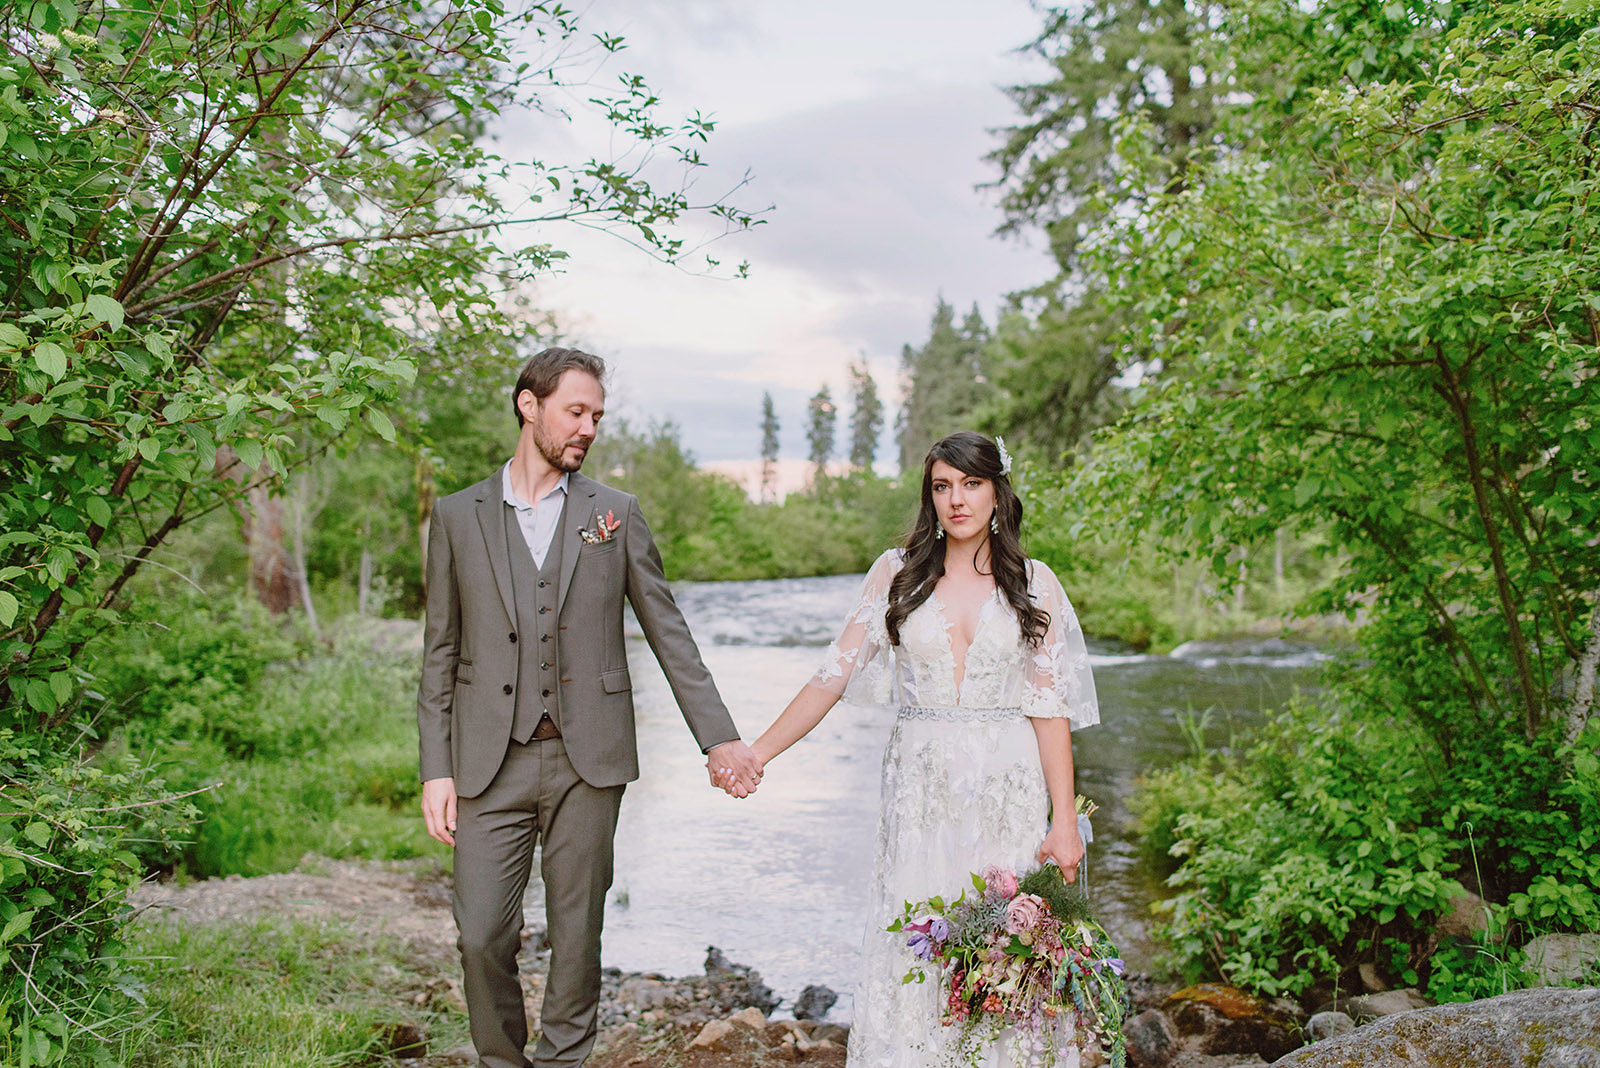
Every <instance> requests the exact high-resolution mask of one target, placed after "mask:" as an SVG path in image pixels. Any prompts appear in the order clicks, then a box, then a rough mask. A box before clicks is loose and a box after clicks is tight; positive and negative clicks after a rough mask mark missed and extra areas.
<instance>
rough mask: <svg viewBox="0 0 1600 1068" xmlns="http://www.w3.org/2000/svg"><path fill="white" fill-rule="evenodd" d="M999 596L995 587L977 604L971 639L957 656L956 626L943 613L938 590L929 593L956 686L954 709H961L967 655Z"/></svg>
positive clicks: (942, 602)
mask: <svg viewBox="0 0 1600 1068" xmlns="http://www.w3.org/2000/svg"><path fill="white" fill-rule="evenodd" d="M999 594H1000V587H999V586H996V587H995V588H994V589H992V590H990V591H989V595H988V596H987V597H985V598H984V599H983V600H982V601H981V602H980V603H979V604H978V618H977V619H976V620H974V621H973V623H972V637H971V638H969V639H967V644H966V646H965V648H963V649H962V650H961V652H960V654H959V655H957V653H956V634H955V630H956V624H955V620H953V619H951V618H950V616H949V614H948V613H946V612H945V608H946V603H945V599H944V598H943V597H940V596H939V591H938V590H933V591H930V592H929V594H928V602H929V603H930V604H932V606H933V614H934V616H935V618H936V619H937V620H938V621H939V629H940V630H942V631H943V632H944V644H945V649H946V650H947V651H948V652H949V653H950V665H951V669H952V670H953V672H954V679H955V686H956V707H957V708H959V707H961V687H962V686H963V685H965V684H966V681H967V654H968V653H970V652H972V647H973V646H974V645H977V644H978V635H980V634H982V633H983V624H984V620H985V618H986V617H987V616H988V615H989V606H990V605H992V604H993V603H994V602H995V599H996V598H997V597H998V596H999Z"/></svg>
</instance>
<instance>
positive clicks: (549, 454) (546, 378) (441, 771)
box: [417, 348, 761, 1068]
mask: <svg viewBox="0 0 1600 1068" xmlns="http://www.w3.org/2000/svg"><path fill="white" fill-rule="evenodd" d="M604 380H605V364H604V363H603V362H602V361H601V360H600V359H599V358H598V357H595V356H591V355H589V354H588V353H585V352H579V351H577V350H575V349H560V348H552V349H546V350H544V351H543V352H541V353H539V354H538V355H537V356H535V357H533V358H532V359H531V360H529V361H528V363H527V365H526V366H525V367H524V368H523V369H522V373H521V375H520V376H519V377H518V379H517V384H516V390H515V393H514V394H513V402H512V403H513V407H514V409H515V412H516V416H517V421H518V423H519V424H520V426H521V430H520V432H519V435H518V439H517V449H516V454H515V455H514V456H513V457H512V458H511V461H510V462H509V463H507V464H506V465H505V466H504V467H502V468H500V469H499V470H497V471H496V472H495V473H494V474H492V475H490V476H489V477H488V478H486V479H484V480H483V481H482V482H479V483H477V484H475V485H472V486H469V487H467V488H466V489H464V490H462V491H460V492H459V493H453V494H451V495H450V496H448V497H445V498H443V499H441V500H440V501H439V502H438V503H437V505H436V506H435V507H434V512H433V519H432V521H431V523H430V524H429V526H428V562H427V577H428V596H427V623H426V626H425V630H424V638H423V664H422V683H421V686H420V687H419V689H418V694H417V727H418V730H419V732H420V734H421V751H422V780H423V785H422V811H423V816H424V818H425V819H426V821H427V825H428V833H429V834H431V835H432V836H433V837H434V838H437V839H438V840H439V841H441V842H443V843H445V844H446V845H450V846H453V847H454V848H455V894H454V907H455V917H456V925H457V927H458V928H459V930H460V934H461V938H460V948H461V965H462V970H463V972H464V975H465V980H466V982H465V987H466V997H467V1012H468V1017H469V1021H470V1024H471V1028H472V1041H473V1044H474V1046H475V1047H476V1048H477V1051H478V1057H479V1064H480V1065H481V1066H482V1068H528V1065H530V1063H531V1064H532V1065H534V1066H536V1068H556V1066H563V1068H565V1066H576V1065H581V1064H582V1063H583V1061H584V1058H586V1057H587V1056H588V1055H589V1052H590V1050H592V1049H593V1048H594V1042H595V1031H596V1015H597V1011H598V1009H599V1004H600V928H601V922H602V920H603V918H604V912H605V897H606V891H607V890H608V889H609V888H610V886H611V871H612V836H613V833H614V832H615V830H616V826H617V810H618V806H619V804H620V803H621V801H622V791H623V789H624V787H625V785H626V784H627V783H629V782H631V781H633V780H634V779H636V778H638V776H639V757H638V752H637V749H636V745H635V740H634V721H633V692H632V685H631V683H630V681H629V678H628V660H627V653H626V650H625V647H624V643H623V636H622V602H623V598H624V597H626V598H627V600H628V602H629V603H630V604H631V605H632V606H633V611H634V615H635V616H636V617H637V618H638V620H639V625H640V627H642V628H643V630H644V634H645V638H646V639H647V640H648V641H649V642H650V648H651V650H652V651H653V652H654V653H655V656H656V659H657V660H659V661H660V663H661V667H662V669H663V670H664V671H665V673H666V676H667V680H668V682H669V683H670V684H671V686H672V693H673V696H674V698H676V700H677V702H678V707H679V708H680V709H681V710H682V712H683V717H684V719H685V720H687V721H688V724H689V729H690V731H691V732H693V734H694V738H695V741H696V742H698V743H699V745H700V749H701V751H702V752H704V753H706V754H707V756H708V762H707V763H708V768H709V769H710V770H711V772H712V774H713V776H714V777H715V776H718V775H723V776H726V777H728V778H730V779H732V780H734V781H735V782H736V789H735V790H734V791H733V792H735V793H738V794H740V795H741V796H742V795H743V794H744V793H749V792H752V791H754V790H755V788H756V786H757V784H758V783H759V782H760V778H761V769H760V766H759V764H758V763H757V761H756V759H755V757H754V756H753V755H752V754H751V752H750V749H749V747H748V746H746V745H745V743H744V742H742V741H740V740H739V732H738V730H736V729H735V727H734V725H733V720H732V719H731V718H730V717H729V715H728V710H727V708H726V707H725V706H724V705H723V702H722V698H721V697H720V696H719V695H718V693H717V688H716V685H715V684H714V683H713V682H712V681H711V676H710V674H709V673H708V672H707V671H706V668H705V664H704V663H702V662H701V659H700V652H699V650H698V649H697V648H696V647H695V644H694V639H693V638H692V637H691V636H690V634H689V628H688V626H687V625H686V624H685V623H684V620H683V615H682V613H681V612H679V610H678V607H677V605H676V603H675V602H674V601H673V599H672V594H671V592H670V591H669V590H668V588H667V583H666V577H665V576H664V575H663V573H662V569H661V556H660V554H659V553H658V552H657V551H656V547H655V543H654V541H652V540H651V537H650V528H649V527H648V526H647V525H646V524H645V521H644V517H643V516H642V515H640V513H639V502H638V499H637V498H635V497H633V496H632V495H631V494H627V493H622V492H620V491H619V490H614V489H611V488H610V487H608V486H603V485H601V484H600V483H598V482H595V481H594V480H592V479H588V478H585V477H584V476H583V475H581V474H579V473H578V468H579V467H580V466H582V464H583V458H584V455H585V454H586V453H587V451H588V449H589V446H590V444H591V443H593V441H594V437H595V433H596V430H597V427H598V424H599V422H600V416H601V414H602V413H603V411H604V407H605V387H604ZM541 841H542V843H543V854H542V858H543V859H542V863H541V866H540V874H541V876H542V877H543V879H544V885H545V918H546V925H547V929H548V932H549V939H550V974H549V976H548V981H547V984H546V987H545V995H544V1004H543V1008H542V1010H541V1015H540V1032H541V1033H540V1037H539V1044H538V1046H537V1048H535V1050H534V1054H533V1060H532V1061H531V1062H530V1061H529V1060H528V1059H527V1057H526V1056H525V1055H524V1053H523V1049H524V1047H525V1046H526V1045H527V1040H528V1030H527V1020H526V1014H525V1010H524V1007H523V1003H522V987H521V984H520V983H519V981H518V978H517V950H518V948H519V946H520V945H521V937H520V933H521V928H522V894H523V891H524V890H525V889H526V888H527V884H528V877H529V873H530V871H531V870H532V863H533V852H534V845H535V843H537V842H541Z"/></svg>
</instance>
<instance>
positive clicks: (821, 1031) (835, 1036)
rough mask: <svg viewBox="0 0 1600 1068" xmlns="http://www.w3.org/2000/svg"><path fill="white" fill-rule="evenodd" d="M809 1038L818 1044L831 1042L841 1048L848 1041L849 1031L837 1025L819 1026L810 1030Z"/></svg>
mask: <svg viewBox="0 0 1600 1068" xmlns="http://www.w3.org/2000/svg"><path fill="white" fill-rule="evenodd" d="M811 1037H812V1038H813V1039H815V1040H816V1041H818V1042H832V1043H833V1044H834V1045H836V1046H843V1045H845V1044H846V1043H848V1042H849V1041H850V1029H849V1028H848V1027H840V1026H839V1025H838V1024H819V1025H818V1026H816V1027H814V1028H812V1029H811Z"/></svg>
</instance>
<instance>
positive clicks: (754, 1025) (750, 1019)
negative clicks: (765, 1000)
mask: <svg viewBox="0 0 1600 1068" xmlns="http://www.w3.org/2000/svg"><path fill="white" fill-rule="evenodd" d="M728 1022H729V1023H731V1024H732V1025H733V1026H735V1027H742V1028H744V1029H745V1030H746V1031H764V1030H766V1027H767V1014H766V1013H764V1012H762V1011H761V1010H760V1009H758V1008H756V1007H755V1006H754V1005H752V1006H750V1007H749V1008H747V1009H740V1010H739V1011H738V1012H736V1013H734V1014H733V1015H732V1016H730V1017H728Z"/></svg>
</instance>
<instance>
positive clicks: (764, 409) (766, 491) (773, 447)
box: [761, 392, 778, 504]
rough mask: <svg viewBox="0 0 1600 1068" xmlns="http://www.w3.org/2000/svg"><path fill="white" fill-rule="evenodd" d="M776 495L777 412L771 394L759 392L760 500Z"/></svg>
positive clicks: (769, 499)
mask: <svg viewBox="0 0 1600 1068" xmlns="http://www.w3.org/2000/svg"><path fill="white" fill-rule="evenodd" d="M777 497H778V413H777V412H776V411H775V410H774V409H773V407H772V394H771V393H770V392H768V393H762V394H761V501H762V503H764V504H766V503H771V502H772V501H775V500H777Z"/></svg>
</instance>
